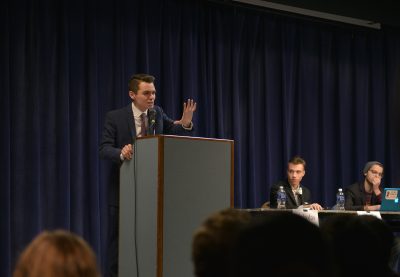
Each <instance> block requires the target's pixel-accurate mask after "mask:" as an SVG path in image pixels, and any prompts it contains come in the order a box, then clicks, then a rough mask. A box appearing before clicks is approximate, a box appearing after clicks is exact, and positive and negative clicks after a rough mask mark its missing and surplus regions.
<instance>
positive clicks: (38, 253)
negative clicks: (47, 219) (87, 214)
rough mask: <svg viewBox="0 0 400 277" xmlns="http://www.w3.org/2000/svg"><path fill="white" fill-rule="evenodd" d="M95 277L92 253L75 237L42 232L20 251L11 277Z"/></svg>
mask: <svg viewBox="0 0 400 277" xmlns="http://www.w3.org/2000/svg"><path fill="white" fill-rule="evenodd" d="M55 276H57V277H98V276H100V273H99V271H98V267H97V263H96V256H95V254H94V252H93V251H92V249H91V248H90V246H89V245H88V244H87V243H86V242H85V241H84V240H83V239H82V238H80V237H79V236H77V235H75V234H72V233H70V232H67V231H62V230H57V231H44V232H42V233H41V234H39V235H38V236H37V237H36V238H35V239H34V240H33V241H32V242H31V243H30V244H29V245H28V246H27V247H26V249H25V250H24V251H23V252H22V254H21V256H20V257H19V260H18V262H17V265H16V268H15V271H14V275H13V277H55Z"/></svg>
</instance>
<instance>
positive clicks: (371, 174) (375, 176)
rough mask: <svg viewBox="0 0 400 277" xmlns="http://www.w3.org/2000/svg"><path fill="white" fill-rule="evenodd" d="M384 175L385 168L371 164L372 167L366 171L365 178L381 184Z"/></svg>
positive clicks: (370, 181)
mask: <svg viewBox="0 0 400 277" xmlns="http://www.w3.org/2000/svg"><path fill="white" fill-rule="evenodd" d="M382 177H383V168H382V167H381V166H379V165H377V164H374V165H373V166H371V168H370V169H369V170H368V171H367V173H365V179H366V180H367V182H369V183H370V184H372V185H379V184H380V183H381V180H382Z"/></svg>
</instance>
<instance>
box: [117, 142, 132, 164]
mask: <svg viewBox="0 0 400 277" xmlns="http://www.w3.org/2000/svg"><path fill="white" fill-rule="evenodd" d="M132 156H133V148H132V144H127V145H125V146H124V147H123V148H122V149H121V155H120V158H121V161H123V160H131V159H132Z"/></svg>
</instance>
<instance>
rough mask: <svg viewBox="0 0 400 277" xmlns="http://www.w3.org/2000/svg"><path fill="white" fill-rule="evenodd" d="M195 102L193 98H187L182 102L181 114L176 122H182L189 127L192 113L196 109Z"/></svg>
mask: <svg viewBox="0 0 400 277" xmlns="http://www.w3.org/2000/svg"><path fill="white" fill-rule="evenodd" d="M196 106H197V103H196V102H194V100H193V99H188V100H187V102H185V103H183V114H182V118H181V120H179V121H175V123H176V124H182V125H183V126H184V127H190V125H191V122H192V119H193V113H194V112H195V111H196Z"/></svg>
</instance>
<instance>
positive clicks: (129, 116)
mask: <svg viewBox="0 0 400 277" xmlns="http://www.w3.org/2000/svg"><path fill="white" fill-rule="evenodd" d="M125 111H126V113H127V115H126V120H127V124H128V127H129V131H130V133H131V137H132V139H135V138H136V127H135V118H134V117H133V111H132V104H129V105H128V106H127V107H126V109H125Z"/></svg>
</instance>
